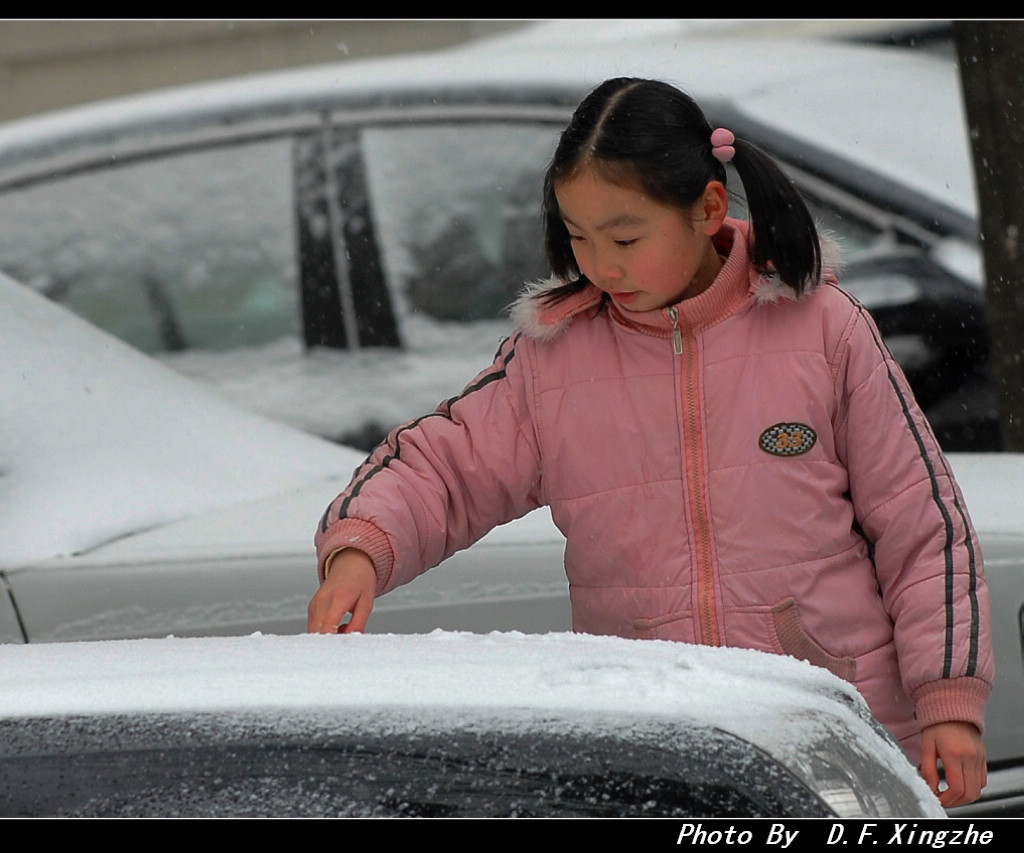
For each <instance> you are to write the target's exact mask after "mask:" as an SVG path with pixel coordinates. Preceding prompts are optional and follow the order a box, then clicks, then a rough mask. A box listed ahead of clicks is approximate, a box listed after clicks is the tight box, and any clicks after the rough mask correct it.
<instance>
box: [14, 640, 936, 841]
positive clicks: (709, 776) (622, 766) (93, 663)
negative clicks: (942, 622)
mask: <svg viewBox="0 0 1024 853" xmlns="http://www.w3.org/2000/svg"><path fill="white" fill-rule="evenodd" d="M0 693H2V694H3V695H4V696H5V697H10V698H9V699H6V700H5V702H4V704H3V707H2V708H0V816H4V817H16V816H17V817H28V816H50V817H289V816H303V817H403V816H406V817H447V818H463V817H662V818H664V817H674V818H688V817H699V818H709V817H731V818H741V817H771V818H789V817H801V818H802V817H817V818H833V819H835V818H871V819H876V820H877V819H884V818H889V819H894V818H901V819H907V818H934V817H941V816H942V814H943V813H942V809H941V808H940V806H939V804H938V801H937V800H936V798H935V797H934V796H933V795H932V793H931V792H930V791H929V790H928V788H927V786H926V785H925V784H924V782H923V781H922V780H921V778H920V777H919V776H918V775H917V773H916V771H915V770H914V768H913V767H911V766H910V764H909V763H908V762H907V760H906V758H905V757H904V755H903V753H902V751H901V750H900V748H899V746H898V745H897V744H896V743H895V742H894V741H893V739H892V738H891V737H890V736H889V735H888V734H887V733H886V732H885V731H884V730H883V729H882V728H881V727H880V726H879V725H878V723H877V722H876V721H875V720H874V718H873V717H872V716H871V714H870V712H869V711H868V710H867V706H866V704H865V703H864V701H863V699H862V698H861V697H860V695H859V694H858V693H857V691H856V690H855V689H854V688H853V687H852V686H850V685H849V684H847V683H845V682H842V681H840V680H839V679H838V678H836V677H835V676H833V675H831V674H830V673H828V672H826V671H825V670H822V669H817V668H815V667H812V666H810V665H809V664H805V663H802V662H799V661H796V660H793V659H781V658H778V657H776V656H770V655H767V654H765V653H761V652H752V651H747V650H741V649H710V648H701V647H697V646H686V645H682V644H678V643H668V642H658V641H645V640H624V639H620V638H614V637H593V636H583V635H572V634H545V635H535V634H534V635H526V634H521V633H505V634H499V633H492V634H487V635H475V634H467V633H449V632H441V631H437V632H433V633H431V634H427V635H418V636H410V635H402V636H399V635H387V636H373V635H342V636H314V635H306V636H300V637H267V636H258V637H232V638H206V639H191V640H190V639H162V640H136V641H119V642H107V643H75V644H52V645H40V646H6V647H3V646H0ZM802 827H803V824H800V825H793V826H789V827H787V829H788V830H789V834H790V838H791V839H792V838H793V837H795V836H796V835H797V834H803V835H804V836H805V837H806V835H808V834H812V833H813V832H814V829H813V828H812V827H809V826H808V827H806V830H807V831H806V832H804V830H803V829H802ZM825 827H826V828H827V827H828V823H827V822H826V823H825ZM752 828H753V829H755V830H757V831H758V832H760V831H761V829H760V828H758V827H757V826H754V827H752ZM696 829H697V828H696V827H694V826H691V827H690V831H691V832H694V831H696ZM768 829H769V827H768V826H767V825H766V826H764V827H763V830H764V831H765V832H767V831H768ZM819 829H821V826H820V824H819ZM682 831H683V824H680V825H678V826H675V827H674V828H673V829H672V832H671V837H672V838H675V837H676V834H677V833H679V832H682ZM794 831H795V832H794ZM822 831H824V830H822Z"/></svg>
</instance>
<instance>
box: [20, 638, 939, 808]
mask: <svg viewBox="0 0 1024 853" xmlns="http://www.w3.org/2000/svg"><path fill="white" fill-rule="evenodd" d="M0 693H2V694H3V695H4V697H5V700H4V704H3V709H2V710H0V717H2V718H6V719H16V718H29V717H52V716H81V715H110V714H152V713H167V714H177V715H180V714H181V713H183V712H185V713H188V714H195V715H197V716H198V715H203V714H211V713H213V714H222V715H227V716H230V715H238V718H239V719H240V720H244V719H246V717H245V714H246V712H252V711H260V710H263V711H267V710H270V711H274V713H275V714H279V715H281V716H287V715H288V714H289V713H291V712H296V711H302V712H315V711H316V710H318V709H319V710H321V711H324V712H330V713H332V714H334V715H336V716H338V717H341V718H345V717H351V718H353V719H363V720H369V722H368V727H369V729H370V730H373V732H375V733H379V732H380V731H382V730H387V729H388V728H389V727H390V726H396V727H399V728H398V730H402V729H401V728H400V726H401V725H403V723H400V722H399V719H400V718H405V719H407V720H408V719H411V720H414V721H415V722H414V727H415V731H416V732H417V733H418V734H422V733H424V732H426V731H430V730H439V731H452V730H472V729H473V728H474V726H477V725H478V724H479V721H481V720H499V721H501V725H502V726H504V727H506V728H507V727H508V726H510V725H511V726H519V727H521V728H522V729H524V730H530V729H531V727H541V728H543V727H545V726H546V727H552V726H554V727H555V728H557V727H559V726H565V725H568V726H569V727H570V728H575V729H577V730H579V729H582V730H585V731H588V732H593V733H596V734H600V731H601V727H602V726H611V727H612V728H613V729H614V731H615V733H616V734H618V735H624V736H625V737H627V738H628V737H629V733H630V732H631V731H634V730H635V731H636V732H638V733H639V732H643V731H644V730H649V729H650V727H651V726H652V724H653V725H655V726H659V727H660V731H662V733H663V735H662V736H663V739H664V744H663V745H664V746H665V747H666V748H670V747H671V746H672V740H673V735H672V734H671V732H672V731H673V729H672V726H675V727H676V729H686V728H687V727H688V726H689V725H691V724H692V725H693V726H701V727H707V728H711V729H715V730H719V731H723V732H728V733H730V734H732V735H735V736H737V737H739V738H742V739H743V740H745V741H747V742H749V743H752V744H754V745H755V746H756V748H757V749H758V750H760V751H763V752H765V753H767V754H769V755H771V756H772V757H773V758H775V759H776V760H778V761H780V762H781V763H782V764H783V765H784V766H786V767H787V768H789V769H790V771H791V772H792V773H793V774H794V775H796V776H797V777H798V778H800V779H801V780H802V781H804V783H805V784H808V785H809V786H810V787H811V788H812V789H813V790H819V791H820V790H822V789H823V788H827V787H828V786H827V785H826V784H825V781H826V780H825V779H824V778H822V777H823V776H828V775H829V773H835V772H836V768H837V767H838V766H845V767H847V768H850V767H853V766H855V765H856V764H857V763H858V762H859V763H860V769H859V770H857V771H856V772H854V774H853V777H856V775H857V773H860V774H861V779H860V781H861V782H863V781H864V779H863V772H864V768H865V767H868V768H872V770H871V774H872V775H874V776H875V778H873V779H872V780H871V781H872V782H879V781H880V780H881V782H882V784H887V783H890V782H891V783H892V784H893V785H895V787H897V788H899V789H901V791H902V793H900V794H899V797H902V798H903V799H902V800H900V799H899V797H898V798H897V801H895V802H890V803H889V804H888V807H889V808H894V809H896V810H897V812H896V813H897V814H898V813H900V810H910V811H911V812H913V813H916V814H920V815H927V816H935V817H938V816H942V811H941V809H940V808H939V806H938V803H937V801H936V800H935V798H934V796H932V794H931V793H930V792H929V790H928V788H927V786H926V785H925V784H924V782H923V781H922V779H921V778H920V777H919V776H918V775H917V773H916V771H915V770H914V768H913V767H911V765H910V764H909V762H908V761H907V760H906V758H905V757H904V755H903V753H902V752H901V751H900V749H899V747H898V746H897V745H896V743H895V741H893V740H892V739H891V737H890V736H888V735H887V734H885V733H884V732H883V731H882V729H881V727H880V726H879V725H878V724H877V722H875V721H874V720H873V718H872V717H871V716H870V714H869V713H868V711H867V708H866V705H865V704H864V701H863V699H861V698H860V696H859V694H858V693H857V691H856V690H855V689H854V688H853V687H852V686H851V685H849V684H847V683H845V682H843V681H841V680H839V679H838V678H836V677H835V676H833V675H831V674H830V673H828V672H826V671H825V670H822V669H820V668H815V667H812V666H810V665H809V664H806V663H803V662H800V661H796V660H793V659H788V658H779V657H778V656H774V655H772V656H769V655H766V654H764V653H760V652H752V651H747V650H739V649H713V648H703V647H696V646H689V645H684V644H679V643H670V642H662V641H637V640H624V639H621V638H613V637H595V636H585V635H571V634H547V635H524V634H514V633H513V634H498V633H494V634H488V635H472V634H463V633H447V632H441V631H437V632H433V633H431V634H428V635H419V636H402V637H399V636H395V635H376V636H374V635H335V636H316V635H304V636H297V637H274V636H250V637H238V638H206V639H164V640H136V641H115V642H105V643H75V644H44V645H39V646H31V645H30V646H0ZM754 697H756V699H755V698H754ZM367 711H370V712H372V714H371V715H369V716H367V715H366V714H365V713H364V712H367ZM517 721H518V722H517ZM659 721H660V722H659ZM240 724H241V725H244V723H240ZM851 762H852V763H851ZM846 781H847V784H849V783H850V782H851V781H852V782H853V785H852V787H853V788H854V789H856V788H857V785H858V782H857V780H856V778H851V779H848V780H846ZM836 793H837V792H833V794H836ZM826 799H827V798H826ZM829 803H830V805H831V806H833V807H834V808H839V809H842V808H844V807H846V806H850V805H853V804H852V803H851V802H847V803H846V806H844V805H843V799H842V797H841V796H838V795H837V796H836V798H835V799H834V800H830V801H829ZM862 805H863V804H862ZM869 807H870V806H869ZM874 807H875V808H880V809H885V808H886V804H884V803H881V802H879V803H875V804H874ZM840 813H842V812H840ZM875 813H876V814H884V811H882V812H875ZM848 814H849V813H848Z"/></svg>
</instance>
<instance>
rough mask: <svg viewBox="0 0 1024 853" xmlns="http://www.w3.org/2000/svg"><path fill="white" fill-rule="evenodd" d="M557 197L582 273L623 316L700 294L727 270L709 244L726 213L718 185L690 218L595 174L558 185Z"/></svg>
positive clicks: (709, 188) (713, 184)
mask: <svg viewBox="0 0 1024 853" xmlns="http://www.w3.org/2000/svg"><path fill="white" fill-rule="evenodd" d="M555 196H556V197H557V199H558V207H559V210H560V212H561V214H562V220H563V221H564V222H565V227H566V228H567V229H568V230H569V237H570V239H571V241H572V248H573V254H574V255H575V256H576V264H577V265H578V266H579V268H580V272H581V273H583V275H585V276H586V277H587V278H588V279H589V280H590V281H591V282H592V283H593V284H595V285H596V286H597V287H599V288H601V290H603V291H605V293H608V294H609V295H610V296H611V297H612V299H613V300H614V301H615V303H616V305H618V306H619V307H620V308H623V309H625V310H626V311H652V310H654V309H656V308H664V307H666V306H668V305H672V304H673V303H676V302H678V301H679V300H681V299H684V298H689V297H691V296H696V295H697V294H699V293H702V292H703V291H705V290H706V289H707V288H708V287H710V286H711V282H712V281H714V278H715V276H716V275H717V274H718V271H719V270H720V269H721V267H722V261H721V258H719V257H718V253H717V252H716V251H715V248H714V246H713V245H712V243H711V236H712V235H713V234H715V233H716V232H717V231H718V229H719V228H720V227H721V224H722V220H723V219H724V218H725V214H726V211H727V210H728V202H727V198H726V194H725V187H724V186H722V184H721V183H719V182H718V181H711V182H709V183H708V186H707V189H706V190H705V192H704V196H703V197H702V198H701V199H700V200H699V201H698V202H697V203H696V204H695V205H694V206H693V209H692V210H690V211H688V212H686V213H684V212H683V211H680V210H678V209H676V208H674V207H669V206H668V205H665V204H662V203H661V202H657V201H654V200H653V199H651V198H649V197H648V196H646V195H645V194H644V193H642V192H640V191H639V190H636V189H631V188H629V187H624V186H619V185H618V184H613V183H611V182H609V181H607V180H605V179H604V178H602V177H600V176H599V175H597V174H596V173H595V172H594V171H593V170H591V169H584V170H583V171H582V172H580V173H579V174H578V175H576V176H574V177H573V178H570V179H569V180H567V181H564V182H562V183H560V184H558V185H557V186H556V187H555Z"/></svg>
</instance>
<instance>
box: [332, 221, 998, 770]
mask: <svg viewBox="0 0 1024 853" xmlns="http://www.w3.org/2000/svg"><path fill="white" fill-rule="evenodd" d="M716 242H718V249H719V251H720V252H721V253H722V254H726V253H728V256H727V260H726V263H725V265H724V267H723V269H722V271H721V272H720V274H719V275H718V277H717V278H716V280H715V282H714V283H713V284H712V286H711V287H710V288H709V289H708V290H706V291H705V292H704V293H702V294H700V295H698V296H696V297H693V298H691V299H685V300H683V301H682V302H680V303H678V304H677V305H674V306H671V307H669V308H667V309H661V310H658V311H651V312H644V313H634V312H625V311H621V310H619V309H618V308H617V307H616V306H615V305H614V304H613V303H611V302H610V301H608V300H606V299H605V298H603V295H602V294H601V292H600V291H599V290H597V289H596V288H593V287H589V288H588V289H587V290H585V291H583V292H581V293H579V294H577V295H576V296H574V297H571V298H570V299H569V300H566V301H563V302H561V303H558V304H557V305H555V306H553V307H552V306H548V307H545V305H544V303H543V302H541V301H539V300H538V298H537V296H538V295H539V293H538V291H539V290H541V289H542V288H540V286H537V287H534V288H533V289H532V290H531V291H528V292H527V293H526V294H524V296H523V297H522V298H521V299H520V300H519V302H518V303H517V305H516V306H515V309H514V316H515V318H516V320H517V322H518V326H519V331H518V332H517V333H516V334H515V335H513V337H512V338H511V339H509V340H507V341H505V342H504V343H503V344H502V346H501V348H500V350H499V352H498V354H497V356H496V359H495V361H494V363H493V364H492V365H491V366H490V367H489V368H488V369H487V370H485V371H484V372H483V373H481V374H480V375H479V376H478V377H477V378H476V379H475V380H474V381H473V382H471V383H470V384H469V385H468V386H467V387H466V388H465V390H463V392H462V393H461V394H460V395H459V396H457V397H454V398H452V399H450V400H448V401H446V402H444V403H442V404H441V405H440V406H439V407H438V409H437V411H435V412H433V413H431V414H429V415H426V416H425V417H422V418H420V419H418V420H417V421H414V422H412V423H410V424H407V425H405V426H402V427H400V428H398V429H396V430H395V431H394V432H392V434H391V435H390V436H389V438H388V440H387V441H386V442H385V443H384V444H382V445H381V446H380V447H378V448H377V449H376V450H375V451H374V452H373V454H372V455H371V456H370V457H369V459H367V461H366V462H365V463H364V464H363V465H362V466H361V467H360V468H359V469H358V470H357V471H356V473H355V475H354V478H353V481H352V483H351V484H350V485H349V486H348V488H347V489H346V490H345V491H344V492H343V493H342V494H341V495H340V496H339V497H338V498H337V499H336V500H335V501H334V502H333V503H332V504H331V505H330V506H329V507H328V509H327V511H326V513H325V514H324V516H323V519H322V520H321V524H320V528H319V530H318V532H317V536H316V544H317V549H318V553H319V557H320V567H321V577H322V572H323V565H324V561H325V560H326V558H327V557H328V555H330V554H331V553H333V552H334V551H335V550H337V549H339V548H343V547H349V546H351V547H357V548H359V549H361V550H363V551H365V552H366V553H368V554H369V555H370V557H371V558H372V560H373V562H374V565H375V567H376V571H377V577H378V593H382V592H386V591H387V590H389V589H392V588H394V587H396V586H398V585H400V584H403V583H406V582H408V581H410V580H412V579H413V578H414V577H416V576H417V575H418V574H420V573H421V572H422V571H424V570H425V569H427V568H429V567H431V566H434V565H436V564H437V563H439V562H441V561H442V560H443V559H445V558H446V557H448V556H449V555H451V554H452V553H453V552H455V551H457V550H459V549H462V548H466V547H468V546H469V545H471V544H472V543H473V542H475V541H476V540H477V539H479V538H480V537H481V536H483V535H484V534H485V533H487V532H488V531H489V530H490V529H491V528H492V527H494V526H495V525H497V524H501V523H503V522H506V521H509V520H511V519H514V518H517V517H519V516H521V515H523V514H525V513H526V512H528V511H530V510H531V509H534V508H535V507H538V506H541V505H545V504H547V505H550V507H551V511H552V516H553V518H554V520H555V523H556V524H557V525H558V527H559V529H560V530H561V531H562V533H564V534H565V536H566V539H567V544H566V551H565V570H566V574H567V575H568V579H569V592H570V597H571V601H572V612H573V626H574V629H575V630H576V631H581V632H587V633H593V634H614V635H618V636H622V637H638V638H658V639H665V640H678V641H682V642H687V643H704V644H709V645H727V646H740V647H744V648H751V649H761V650H764V651H768V652H776V653H780V654H790V655H794V656H796V657H798V658H802V659H805V660H808V661H810V662H811V663H814V664H818V665H820V666H824V667H826V668H827V669H829V670H831V671H832V672H834V673H836V674H837V675H839V676H841V677H842V678H845V679H847V680H849V681H851V682H853V683H854V684H855V685H856V686H857V687H858V688H859V689H860V691H861V693H862V694H863V695H864V697H865V698H866V700H867V702H868V705H869V706H870V707H871V709H872V710H873V711H874V713H875V715H876V716H877V717H878V718H879V719H880V720H881V722H882V723H884V724H885V725H886V726H887V727H888V728H889V729H890V730H891V731H892V732H893V733H894V734H895V735H896V737H897V738H899V739H900V740H901V742H903V744H904V746H905V748H906V749H907V751H908V753H909V754H910V756H911V758H912V760H915V761H916V760H917V758H918V752H919V733H920V729H921V728H923V727H924V726H927V725H930V724H932V723H937V722H944V721H950V720H963V721H969V722H972V723H974V724H976V725H977V726H978V728H979V729H981V728H982V724H983V712H984V705H985V701H986V699H987V697H988V693H989V690H990V687H991V683H992V677H993V660H992V652H991V647H990V639H989V620H988V612H989V602H988V591H987V587H986V585H985V578H984V570H983V567H982V557H981V551H980V549H979V547H978V542H977V539H976V536H975V534H974V531H973V529H972V527H971V524H970V520H969V517H968V514H967V509H966V507H965V506H964V501H963V498H962V496H961V494H960V491H959V488H958V487H957V485H956V483H955V482H954V480H953V477H952V474H951V472H950V468H949V465H948V464H947V462H946V459H945V458H944V456H943V455H942V453H941V452H940V450H939V447H938V445H937V443H936V441H935V438H934V436H933V434H932V432H931V429H930V428H929V426H928V424H927V422H926V421H925V419H924V416H923V415H922V414H921V412H920V410H919V409H918V407H917V405H916V403H915V402H914V399H913V397H912V395H911V392H910V390H909V388H908V386H907V383H906V380H905V379H904V377H903V374H902V373H901V371H900V370H899V368H898V367H897V365H896V364H895V362H894V361H893V359H892V357H891V356H890V354H889V352H888V350H887V349H886V347H885V345H884V344H883V343H882V341H881V338H880V336H879V333H878V331H877V329H876V327H875V325H874V323H873V322H872V320H871V318H870V317H869V316H868V314H867V312H866V311H865V310H864V309H863V308H862V307H861V306H860V305H859V304H858V303H857V302H855V301H854V300H853V299H852V298H850V297H849V296H848V295H846V294H845V293H844V292H843V291H841V290H840V289H839V288H838V287H837V286H836V285H835V283H834V281H833V280H832V279H831V276H829V277H828V278H827V280H825V281H823V282H822V283H821V284H820V285H819V286H818V287H816V288H815V289H813V290H812V291H811V292H810V293H809V294H807V295H805V296H804V297H802V298H800V299H795V298H793V294H792V291H790V290H789V289H788V288H786V287H784V286H783V285H781V284H780V283H779V282H778V281H776V280H773V279H771V278H769V277H766V276H763V275H760V274H759V273H758V272H757V271H756V270H755V269H753V268H752V267H751V265H750V262H749V259H748V252H747V226H746V224H745V223H741V222H737V221H734V220H727V222H726V225H725V227H724V228H723V231H722V232H721V233H720V235H719V236H717V237H716Z"/></svg>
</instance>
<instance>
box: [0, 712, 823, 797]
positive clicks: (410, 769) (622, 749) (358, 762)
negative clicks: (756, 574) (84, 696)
mask: <svg viewBox="0 0 1024 853" xmlns="http://www.w3.org/2000/svg"><path fill="white" fill-rule="evenodd" d="M434 717H435V715H433V714H431V713H430V710H429V709H424V710H423V711H420V712H418V713H415V714H412V713H410V712H408V711H405V712H402V711H400V710H396V709H393V708H380V709H373V710H372V711H357V712H353V711H352V710H351V709H345V710H344V711H339V712H334V713H327V712H320V713H317V714H301V713H294V712H281V711H275V712H274V713H273V714H266V715H253V714H244V713H241V714H240V713H226V714H201V715H194V716H191V715H178V714H172V715H167V716H160V715H134V716H121V715H114V716H105V717H99V718H87V717H66V718H58V719H50V718H41V719H28V720H18V721H16V722H12V721H0V738H2V740H3V742H4V743H5V745H6V746H5V748H4V750H3V754H2V755H0V814H2V815H5V816H56V817H181V816H187V817H228V816H231V817H258V816H273V817H694V816H699V817H716V816H721V817H726V816H728V817H769V816H774V817H778V816H781V815H788V816H799V817H825V816H829V815H832V814H833V812H832V811H831V810H830V809H829V808H828V807H827V806H826V805H825V804H824V803H823V802H822V801H821V800H820V799H819V798H818V797H816V796H815V795H814V794H813V793H812V792H811V791H810V790H808V789H807V788H806V787H805V786H804V785H803V784H802V783H800V782H799V781H798V780H797V779H796V778H795V777H794V776H793V775H792V774H791V773H790V772H789V771H788V770H787V769H786V768H785V767H784V766H783V765H782V764H780V763H778V762H777V761H775V760H773V759H771V758H770V757H769V756H767V755H766V754H765V753H763V752H761V751H760V750H759V749H757V748H756V747H754V746H752V745H751V744H749V743H746V742H745V741H743V740H740V739H739V738H736V737H735V736H732V735H729V734H727V733H726V732H722V731H716V730H714V729H711V728H706V727H704V726H700V725H692V724H691V725H687V726H685V727H684V726H680V725H678V724H672V723H671V722H668V721H666V722H665V723H664V725H662V726H660V727H657V728H655V727H652V726H646V727H645V726H643V725H639V726H638V725H632V724H627V725H624V724H623V721H622V720H621V719H618V718H616V719H614V720H609V719H602V718H601V717H600V716H596V717H595V716H594V715H593V714H587V713H580V714H578V715H575V716H574V717H573V719H572V720H568V719H565V718H562V717H561V716H560V715H554V714H541V715H537V714H532V713H526V712H524V713H519V714H516V713H505V714H501V715H495V716H490V715H488V714H484V715H482V716H480V717H479V718H478V717H477V715H476V714H471V715H469V716H467V715H466V713H465V712H462V713H460V714H457V715H455V717H454V720H455V724H454V726H453V725H451V724H450V723H444V722H443V721H441V720H440V719H435V718H434ZM737 768H743V772H737Z"/></svg>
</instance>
